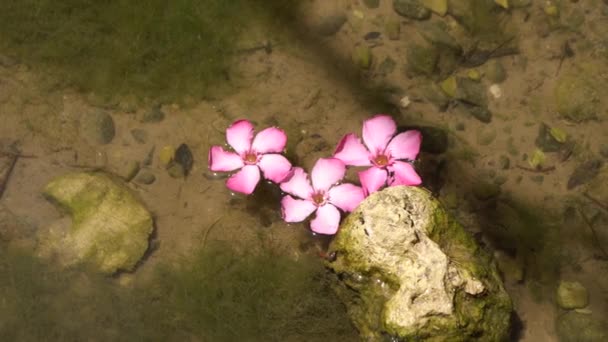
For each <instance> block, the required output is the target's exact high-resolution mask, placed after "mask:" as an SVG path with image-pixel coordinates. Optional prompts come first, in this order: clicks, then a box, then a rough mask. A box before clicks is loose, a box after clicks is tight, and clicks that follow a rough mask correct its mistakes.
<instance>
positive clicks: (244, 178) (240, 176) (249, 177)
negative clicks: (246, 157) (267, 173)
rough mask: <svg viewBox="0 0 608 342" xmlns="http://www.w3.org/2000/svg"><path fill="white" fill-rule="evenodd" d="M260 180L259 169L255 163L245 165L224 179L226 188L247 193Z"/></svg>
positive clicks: (250, 191) (249, 192)
mask: <svg viewBox="0 0 608 342" xmlns="http://www.w3.org/2000/svg"><path fill="white" fill-rule="evenodd" d="M259 181H260V169H259V168H258V167H257V166H256V165H245V167H243V168H242V169H241V170H240V171H239V172H237V173H235V174H234V175H232V177H230V178H228V180H227V181H226V186H227V187H228V189H230V190H232V191H236V192H240V193H243V194H246V195H249V194H251V193H252V192H253V190H255V186H256V185H258V182H259Z"/></svg>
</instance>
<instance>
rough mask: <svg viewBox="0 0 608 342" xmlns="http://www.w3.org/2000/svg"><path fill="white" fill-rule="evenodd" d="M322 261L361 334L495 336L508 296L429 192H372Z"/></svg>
mask: <svg viewBox="0 0 608 342" xmlns="http://www.w3.org/2000/svg"><path fill="white" fill-rule="evenodd" d="M329 255H332V256H334V257H333V258H331V260H329V261H327V266H328V267H329V268H330V269H332V270H333V271H334V272H335V274H336V275H337V279H338V280H337V281H336V286H335V289H336V291H337V293H338V294H339V295H340V297H341V298H342V300H343V301H344V303H345V305H346V306H347V308H348V312H349V315H350V316H351V318H352V320H353V323H354V324H355V325H356V326H357V328H358V329H359V331H360V333H361V334H362V335H363V337H364V338H365V339H369V340H377V339H380V338H382V337H389V338H394V339H397V340H406V341H410V340H412V341H414V340H415V341H430V340H432V341H502V340H504V339H505V338H506V337H507V336H508V333H509V322H510V315H511V311H512V304H511V300H510V298H509V296H508V294H507V293H506V291H505V289H504V287H503V284H502V282H501V280H500V277H499V274H498V271H497V269H496V266H495V264H494V262H493V260H492V258H491V257H490V256H489V255H488V254H486V253H485V252H484V251H483V250H481V249H480V248H479V246H477V244H476V243H475V241H474V240H473V238H472V237H471V236H470V235H468V234H467V233H466V232H465V231H464V229H463V228H462V226H460V225H459V224H458V223H456V222H454V221H452V220H451V219H450V218H449V217H448V216H447V214H446V213H445V211H444V209H443V208H442V207H441V206H440V204H439V202H438V201H437V200H435V199H434V198H433V197H432V196H431V194H430V193H429V192H428V191H426V190H424V189H422V188H417V187H404V186H400V187H390V188H387V189H385V190H383V191H381V192H377V193H373V194H372V195H371V196H370V197H368V198H367V199H366V200H365V201H364V202H363V203H362V204H361V205H360V206H359V207H358V208H357V210H355V211H354V212H353V213H352V214H350V216H348V218H347V219H346V220H345V222H344V223H343V224H342V226H341V228H340V231H339V232H338V234H337V235H336V238H335V240H334V241H333V242H332V244H331V246H330V250H329Z"/></svg>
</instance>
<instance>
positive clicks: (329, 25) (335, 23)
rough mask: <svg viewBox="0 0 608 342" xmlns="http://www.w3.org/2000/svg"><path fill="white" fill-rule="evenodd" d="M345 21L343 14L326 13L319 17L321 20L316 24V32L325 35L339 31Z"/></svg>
mask: <svg viewBox="0 0 608 342" xmlns="http://www.w3.org/2000/svg"><path fill="white" fill-rule="evenodd" d="M345 22H346V16H345V15H344V14H332V15H328V16H326V17H324V18H321V21H320V22H319V23H318V25H317V33H318V34H320V35H322V36H326V37H328V36H333V35H334V34H336V33H337V32H338V31H340V28H342V25H344V23H345Z"/></svg>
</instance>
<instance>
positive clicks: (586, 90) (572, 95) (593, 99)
mask: <svg viewBox="0 0 608 342" xmlns="http://www.w3.org/2000/svg"><path fill="white" fill-rule="evenodd" d="M554 95H555V105H556V109H557V112H558V113H559V114H560V115H561V116H562V117H564V118H565V119H568V120H571V121H574V122H582V121H586V120H590V119H595V118H596V117H597V111H598V105H599V98H598V93H597V90H596V89H595V88H594V87H593V86H592V85H591V83H590V82H588V81H587V80H586V79H585V78H584V77H581V76H577V75H566V76H563V77H561V78H560V79H559V80H558V81H557V85H556V87H555V94H554Z"/></svg>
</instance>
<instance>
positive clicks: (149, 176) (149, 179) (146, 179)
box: [135, 170, 156, 185]
mask: <svg viewBox="0 0 608 342" xmlns="http://www.w3.org/2000/svg"><path fill="white" fill-rule="evenodd" d="M154 181H156V177H155V176H154V174H153V173H152V172H150V171H148V170H143V171H141V172H140V173H139V174H138V175H137V177H135V182H137V183H139V184H145V185H149V184H152V183H154Z"/></svg>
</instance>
